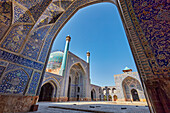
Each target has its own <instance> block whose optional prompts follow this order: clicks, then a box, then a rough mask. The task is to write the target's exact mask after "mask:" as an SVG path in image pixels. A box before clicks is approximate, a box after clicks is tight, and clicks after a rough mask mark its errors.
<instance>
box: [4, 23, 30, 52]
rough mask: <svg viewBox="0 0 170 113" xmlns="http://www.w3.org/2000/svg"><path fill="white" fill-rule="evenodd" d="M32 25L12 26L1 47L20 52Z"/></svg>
mask: <svg viewBox="0 0 170 113" xmlns="http://www.w3.org/2000/svg"><path fill="white" fill-rule="evenodd" d="M30 28H31V25H16V26H14V27H13V28H12V30H11V31H10V33H9V34H8V36H7V37H6V39H5V40H4V41H3V43H2V45H1V47H2V48H5V49H7V50H10V51H13V52H19V50H20V49H21V46H22V44H23V43H24V40H25V38H26V35H27V34H28V32H29V30H30Z"/></svg>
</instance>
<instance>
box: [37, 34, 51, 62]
mask: <svg viewBox="0 0 170 113" xmlns="http://www.w3.org/2000/svg"><path fill="white" fill-rule="evenodd" d="M51 42H52V38H51V37H47V38H46V39H45V42H44V43H45V44H44V46H43V48H42V51H41V54H40V56H39V60H38V61H40V62H43V63H45V61H46V57H47V54H48V51H49V48H50V44H51Z"/></svg>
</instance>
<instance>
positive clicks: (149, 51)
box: [0, 0, 170, 112]
mask: <svg viewBox="0 0 170 113" xmlns="http://www.w3.org/2000/svg"><path fill="white" fill-rule="evenodd" d="M99 2H111V3H114V4H115V5H116V6H117V8H118V10H119V13H120V16H121V18H122V21H123V25H124V28H125V31H126V35H127V37H128V41H129V44H130V47H131V50H132V53H133V56H134V59H135V62H136V65H137V68H138V71H139V73H140V77H141V79H142V83H143V86H144V89H145V91H147V94H148V96H147V97H148V99H149V100H150V102H151V104H150V105H152V106H153V110H154V111H155V112H169V109H168V104H169V102H170V101H168V99H169V97H170V96H169V95H170V91H169V90H168V86H169V84H170V83H169V76H168V65H169V62H168V55H169V53H168V29H167V28H168V26H169V22H168V21H169V17H168V16H167V15H168V5H169V2H168V1H167V0H157V1H151V2H150V1H146V0H141V1H140V2H139V0H31V1H29V0H22V1H20V0H13V1H11V0H5V1H1V2H0V6H1V7H0V9H1V10H0V12H1V18H0V34H1V35H0V77H1V78H0V80H1V81H7V80H8V78H7V79H5V77H4V76H5V73H6V72H7V71H9V70H11V69H14V68H16V67H19V68H20V69H22V70H23V71H24V72H27V70H30V71H29V73H28V74H30V75H29V78H28V79H25V80H26V82H28V84H27V86H26V87H24V89H23V90H24V92H25V93H24V94H22V95H21V94H19V93H18V94H16V92H15V89H14V90H9V89H4V84H3V82H0V83H1V84H0V85H1V87H0V89H1V90H3V91H4V92H1V94H2V95H1V97H0V98H5V99H9V98H13V99H14V100H15V99H16V100H18V98H27V99H29V100H30V101H29V102H24V99H23V101H22V102H21V104H23V107H21V109H17V110H14V109H11V110H12V111H23V109H25V108H24V107H25V106H26V108H27V109H25V110H28V109H29V107H30V105H31V104H30V103H31V101H36V100H35V99H32V98H35V97H36V95H38V93H37V92H38V90H39V89H40V87H41V82H42V79H43V76H42V75H43V73H44V70H45V67H46V63H47V60H46V59H48V56H49V52H50V49H51V47H52V43H53V40H54V39H55V38H54V37H55V36H56V35H57V34H58V32H59V31H60V29H61V28H62V26H64V24H65V23H66V22H67V21H68V20H69V19H70V18H71V16H72V15H73V14H74V13H76V11H77V10H78V9H80V8H82V7H85V6H87V5H91V4H95V3H99ZM16 71H19V70H16ZM11 74H12V75H13V74H14V73H13V71H11ZM6 90H8V91H9V92H7V91H6ZM162 90H163V91H164V94H160V93H159V92H160V91H162ZM10 91H12V92H10ZM13 93H15V95H16V96H15V97H12V96H7V95H9V94H10V95H13ZM21 96H25V97H21ZM159 98H161V100H160V99H159ZM167 98H168V99H167ZM13 102H17V101H13ZM2 104H3V105H2V106H3V108H2V111H3V110H5V109H7V108H8V107H9V106H10V105H9V106H8V105H6V104H5V100H4V101H2ZM11 104H12V105H16V104H15V103H11ZM158 105H161V106H162V107H159V108H158V107H156V106H158Z"/></svg>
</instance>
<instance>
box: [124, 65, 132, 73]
mask: <svg viewBox="0 0 170 113" xmlns="http://www.w3.org/2000/svg"><path fill="white" fill-rule="evenodd" d="M131 71H132V69H130V68H128V67H127V66H126V67H125V69H124V70H123V72H124V73H125V72H131Z"/></svg>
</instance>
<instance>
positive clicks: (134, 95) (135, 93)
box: [131, 89, 140, 101]
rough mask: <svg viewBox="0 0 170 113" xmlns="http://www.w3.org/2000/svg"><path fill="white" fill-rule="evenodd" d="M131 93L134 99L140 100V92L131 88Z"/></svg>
mask: <svg viewBox="0 0 170 113" xmlns="http://www.w3.org/2000/svg"><path fill="white" fill-rule="evenodd" d="M131 94H132V98H133V101H140V100H139V96H138V92H137V91H136V90H135V89H132V90H131Z"/></svg>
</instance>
